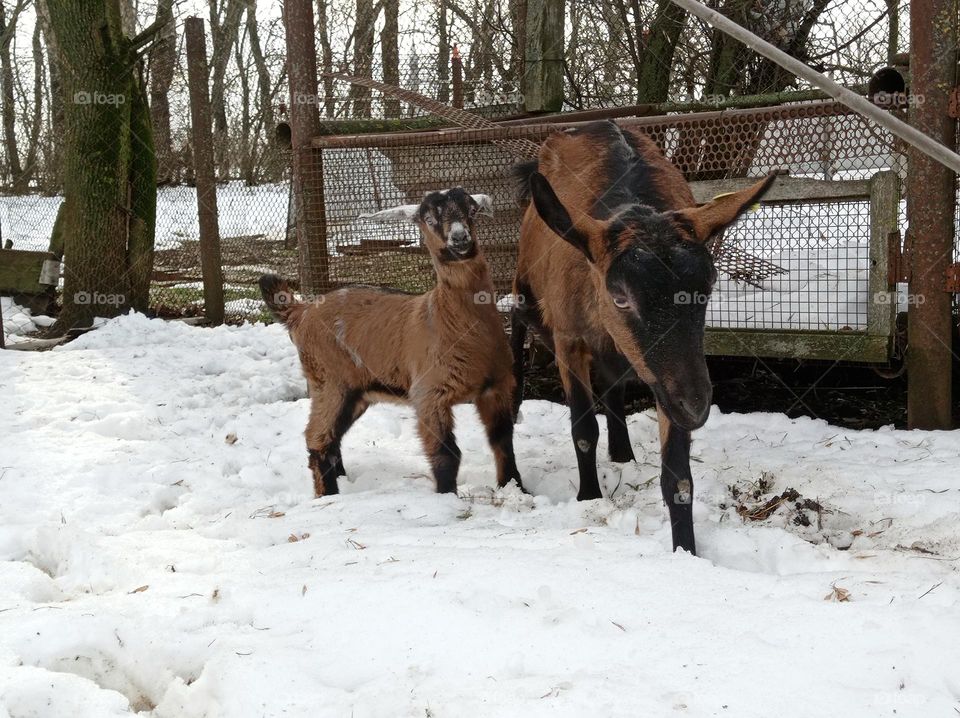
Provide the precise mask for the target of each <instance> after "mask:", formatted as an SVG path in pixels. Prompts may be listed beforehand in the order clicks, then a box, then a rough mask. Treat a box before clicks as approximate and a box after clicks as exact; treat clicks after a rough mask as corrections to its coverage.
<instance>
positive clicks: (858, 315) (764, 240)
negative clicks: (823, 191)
mask: <svg viewBox="0 0 960 718" xmlns="http://www.w3.org/2000/svg"><path fill="white" fill-rule="evenodd" d="M724 240H725V241H727V242H731V243H733V244H735V245H736V246H738V247H740V248H741V249H743V250H745V251H747V252H749V253H751V254H754V255H757V256H760V257H763V258H764V259H767V260H769V261H771V262H773V263H774V264H776V265H777V266H779V267H781V268H782V269H783V270H784V271H783V273H779V274H774V275H772V276H769V277H767V278H765V279H764V280H763V281H762V282H761V283H760V284H759V285H755V284H750V283H747V282H744V281H738V279H737V278H736V277H731V276H730V275H725V274H721V275H720V278H719V280H718V282H717V286H716V288H715V289H714V293H713V296H712V297H711V299H710V303H709V304H708V305H707V325H708V326H712V327H729V328H741V329H776V330H783V329H789V330H808V331H864V330H866V329H867V314H868V312H867V304H868V301H870V295H869V274H868V273H869V269H870V203H869V202H868V201H844V202H824V203H816V204H812V203H806V202H804V203H797V204H778V205H772V206H771V205H765V206H763V207H761V208H759V209H758V210H756V211H755V212H753V213H750V214H748V215H747V216H746V217H744V218H742V219H741V220H740V221H739V222H738V223H737V224H736V225H734V226H733V227H731V228H730V229H728V230H727V232H726V234H725V237H724Z"/></svg>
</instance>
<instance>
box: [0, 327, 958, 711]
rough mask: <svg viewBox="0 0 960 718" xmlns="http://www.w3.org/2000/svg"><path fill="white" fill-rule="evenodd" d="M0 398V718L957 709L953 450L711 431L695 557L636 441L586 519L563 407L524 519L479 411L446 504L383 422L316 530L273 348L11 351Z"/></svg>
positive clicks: (462, 423) (818, 434)
mask: <svg viewBox="0 0 960 718" xmlns="http://www.w3.org/2000/svg"><path fill="white" fill-rule="evenodd" d="M0 392H2V396H3V402H2V403H0V447H2V449H0V451H2V459H0V716H2V717H3V718H7V716H10V717H13V718H23V717H26V716H71V718H84V717H87V716H89V717H91V718H93V717H96V718H108V717H110V716H125V715H130V714H131V713H132V712H134V711H141V715H151V716H158V717H160V716H164V717H166V716H169V717H176V718H191V717H194V716H196V717H200V716H218V717H226V716H237V717H247V716H251V717H252V716H311V717H313V716H351V715H352V716H357V717H358V718H359V717H365V716H384V717H394V716H421V717H422V716H458V717H462V716H672V715H678V716H731V717H737V718H742V717H744V716H764V717H767V716H825V715H842V716H864V717H870V718H874V717H876V716H897V717H898V718H902V717H904V716H908V717H909V716H916V717H917V718H921V717H923V718H927V717H928V716H947V715H954V714H955V712H956V711H958V710H960V673H958V672H957V666H958V665H960V643H958V641H957V636H960V610H958V600H960V579H958V575H957V565H958V559H960V531H958V528H957V527H958V519H960V490H958V489H960V486H958V484H957V475H958V472H957V463H958V458H957V457H958V455H960V433H935V432H931V433H924V432H909V433H908V432H898V431H893V430H882V431H865V432H856V431H846V430H842V429H838V428H836V427H832V426H829V425H827V424H826V423H824V422H821V421H815V420H809V419H798V420H790V419H787V418H785V417H783V416H780V415H772V414H754V415H721V414H720V413H719V412H717V411H714V412H713V415H712V416H711V418H710V421H709V422H708V424H707V425H706V427H705V428H704V429H702V430H700V431H698V432H697V433H696V435H695V442H694V457H695V461H694V463H693V471H694V476H695V479H696V498H695V521H696V528H697V532H698V542H699V548H700V553H701V556H700V557H699V558H693V557H691V556H688V555H674V554H672V553H671V552H670V530H669V526H668V525H667V523H666V511H665V510H664V508H663V506H662V504H661V500H660V490H659V486H658V481H657V480H656V477H657V475H658V462H659V458H658V452H657V438H656V437H657V425H656V422H655V420H654V418H653V416H652V415H651V414H649V413H643V414H638V415H635V416H632V417H630V419H629V422H630V429H631V432H632V436H633V438H634V443H635V446H636V448H637V456H638V459H639V461H638V463H636V464H633V465H627V466H620V465H615V464H611V463H609V462H607V461H603V462H602V465H601V468H602V474H603V478H602V482H603V484H604V487H605V493H606V495H608V496H610V495H612V496H613V498H612V499H605V500H600V501H594V502H588V503H577V502H576V501H575V500H573V499H574V496H575V493H576V489H575V485H576V482H577V472H576V460H575V457H574V453H573V449H572V447H571V445H570V440H569V424H568V412H567V410H566V408H565V407H563V406H561V405H556V404H550V403H546V402H527V403H525V404H524V407H523V415H524V421H523V423H522V424H520V425H518V427H517V431H516V446H517V455H518V463H519V466H520V469H521V472H522V473H523V476H524V480H525V483H526V485H527V486H528V488H529V489H530V490H531V491H532V493H533V494H534V496H533V497H525V496H522V495H519V494H518V493H517V492H515V491H509V490H508V491H505V492H494V491H493V490H492V485H493V481H494V478H493V465H492V457H491V455H490V452H489V451H488V449H487V448H486V444H485V441H484V438H483V432H482V428H481V426H480V424H479V421H478V420H477V418H476V416H475V413H474V411H473V409H472V407H466V406H465V407H459V408H458V410H457V420H458V428H457V436H458V439H459V442H460V445H461V446H462V447H463V450H464V461H463V466H462V469H461V474H460V482H461V488H462V492H461V493H462V496H461V497H454V496H437V495H436V494H434V493H433V486H432V481H431V480H430V479H429V478H428V476H429V474H428V467H427V463H426V460H425V458H424V457H423V456H422V454H421V452H420V450H419V446H418V442H417V439H416V432H415V428H414V422H413V419H412V414H411V412H410V411H409V410H408V409H406V408H403V407H394V406H380V407H375V408H373V409H371V410H370V411H369V412H368V413H367V414H366V415H365V416H364V417H363V418H362V419H361V420H360V421H359V422H358V424H357V426H356V427H355V428H354V430H353V431H351V432H350V433H349V434H348V435H347V438H346V440H345V443H344V448H343V454H344V463H345V465H346V468H347V472H348V474H349V480H346V481H341V488H342V490H343V492H344V493H343V494H341V495H339V496H335V497H327V498H323V499H319V500H316V499H314V498H313V497H312V493H311V491H312V489H311V482H310V478H309V475H308V471H307V468H306V453H305V450H304V446H303V438H302V430H303V427H304V424H305V420H306V415H307V410H308V400H307V399H306V398H304V397H305V387H304V382H303V380H302V378H301V376H300V373H299V367H298V364H297V359H296V355H295V352H294V350H293V347H292V346H291V344H290V342H289V339H288V338H287V336H286V334H285V332H284V330H283V328H282V327H279V326H244V327H219V328H216V329H198V328H194V327H190V326H187V325H185V324H182V323H176V322H173V323H164V322H161V321H159V320H147V319H145V318H144V317H142V316H135V315H131V316H126V317H122V318H120V319H117V320H113V321H111V322H109V323H108V324H107V325H106V326H105V327H103V328H102V329H100V330H98V331H96V332H92V333H89V334H86V335H84V336H82V337H81V338H79V339H78V340H76V341H74V342H72V343H71V344H69V345H66V346H64V347H61V348H58V349H56V350H54V351H51V352H46V353H39V354H37V353H21V352H6V353H0ZM602 424H603V420H602V418H601V427H602ZM602 436H603V434H602ZM601 441H602V443H604V445H603V446H601V450H600V453H602V454H605V451H606V447H605V439H601ZM731 487H732V488H731ZM790 489H792V490H794V491H795V492H796V494H797V496H798V497H799V498H796V497H795V498H789V497H792V496H794V494H792V493H790V492H789V491H788V490H790ZM781 494H787V497H786V498H782V499H781V501H778V502H771V501H770V499H772V498H773V497H774V496H780V495H781ZM746 516H752V517H754V518H758V520H755V521H753V520H750V519H749V518H744V517H746ZM825 599H828V600H825Z"/></svg>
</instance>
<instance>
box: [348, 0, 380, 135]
mask: <svg viewBox="0 0 960 718" xmlns="http://www.w3.org/2000/svg"><path fill="white" fill-rule="evenodd" d="M376 20H377V16H376V15H375V14H374V9H373V0H357V18H356V25H355V26H354V31H353V74H355V75H357V76H358V77H373V40H374V24H375V23H376ZM350 98H351V99H352V100H353V116H354V117H370V89H369V88H367V87H361V86H360V85H354V86H353V87H351V88H350Z"/></svg>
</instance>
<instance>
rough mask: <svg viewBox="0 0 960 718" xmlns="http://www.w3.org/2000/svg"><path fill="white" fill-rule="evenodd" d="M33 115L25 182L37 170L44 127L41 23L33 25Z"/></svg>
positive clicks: (25, 167) (24, 165) (24, 167)
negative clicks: (41, 133)
mask: <svg viewBox="0 0 960 718" xmlns="http://www.w3.org/2000/svg"><path fill="white" fill-rule="evenodd" d="M32 44H33V116H32V117H31V119H30V129H29V131H28V133H27V156H26V158H25V159H24V163H23V170H24V175H25V180H24V184H25V185H27V184H29V183H30V180H31V179H32V178H33V177H34V176H35V174H36V172H37V154H38V152H39V150H40V131H41V130H42V129H43V80H44V72H43V70H44V67H43V43H42V42H41V41H40V25H39V24H35V25H34V26H33V41H32Z"/></svg>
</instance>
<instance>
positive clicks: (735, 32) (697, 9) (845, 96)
mask: <svg viewBox="0 0 960 718" xmlns="http://www.w3.org/2000/svg"><path fill="white" fill-rule="evenodd" d="M671 2H673V3H674V4H675V5H679V6H680V7H682V8H683V9H684V10H686V11H687V12H689V13H690V14H692V15H696V16H697V17H698V18H700V19H701V20H703V21H704V22H706V23H708V24H709V25H712V26H713V27H715V28H717V29H718V30H721V31H723V32H725V33H727V34H728V35H730V37H732V38H734V39H736V40H739V41H740V42H742V43H743V44H744V45H746V46H747V47H749V48H750V49H751V50H753V51H754V52H756V53H758V54H760V55H763V56H764V57H766V58H767V59H768V60H772V61H773V62H775V63H777V64H778V65H780V67H783V68H784V69H786V70H789V71H790V72H792V73H793V74H794V75H796V76H797V77H802V78H803V79H804V80H806V81H807V82H809V83H811V84H812V85H815V86H816V87H819V88H820V89H821V90H823V91H824V92H826V93H827V94H828V95H830V97H832V98H833V99H835V100H836V101H837V102H841V103H843V104H844V105H846V106H847V107H849V108H850V109H852V110H856V111H857V112H859V113H860V114H861V115H864V116H865V117H868V118H869V119H871V120H873V121H874V122H876V123H877V124H878V125H880V126H881V127H884V128H886V129H887V130H890V132H892V133H893V134H894V135H896V136H897V137H899V138H900V139H902V140H903V141H904V142H906V143H907V144H909V145H910V146H912V147H915V148H916V149H918V150H920V151H921V152H923V153H924V154H926V155H928V156H930V157H932V158H933V159H935V160H936V161H937V162H939V163H940V164H942V165H944V166H945V167H949V168H950V169H952V170H953V171H954V172H960V155H958V154H957V153H956V152H954V151H953V150H951V149H949V148H948V147H945V146H944V145H942V144H941V143H939V142H937V141H936V140H933V139H931V138H930V137H929V136H928V135H926V134H924V133H923V132H921V131H920V130H918V129H916V128H914V127H911V126H910V125H908V124H907V123H906V122H903V121H902V120H899V119H897V118H896V117H894V116H893V115H891V114H890V113H888V112H885V111H884V110H881V109H880V108H878V107H876V106H875V105H874V104H873V103H871V102H870V101H869V100H867V99H866V98H864V97H860V95H857V94H856V93H854V92H851V91H850V90H848V89H847V88H845V87H843V86H841V85H838V84H837V83H836V82H834V81H833V80H831V79H830V78H829V77H827V76H826V75H824V74H822V73H819V72H817V71H816V70H814V69H812V68H810V67H808V66H807V65H805V64H804V63H802V62H800V61H799V60H797V59H796V58H793V57H790V55H788V54H787V53H785V52H783V50H780V49H779V48H776V47H774V46H773V45H771V44H770V43H769V42H767V41H766V40H762V39H761V38H759V37H757V36H756V35H755V34H753V33H752V32H750V31H749V30H747V29H746V28H744V27H741V26H740V25H738V24H737V23H735V22H733V20H730V19H729V18H727V17H724V16H723V15H721V14H720V13H718V12H717V11H716V10H711V9H710V8H708V7H706V6H705V5H703V4H702V3H700V2H697V0H671ZM931 4H933V3H926V4H925V5H926V6H927V7H929V6H930V5H931ZM936 4H939V5H946V4H950V3H949V2H939V3H936ZM910 10H911V15H913V16H916V17H918V18H919V17H920V16H918V15H916V10H915V6H914V5H912V4H911V7H910ZM911 33H912V25H911ZM911 67H912V65H911ZM914 91H916V89H914ZM926 99H927V101H929V100H930V99H931V98H930V97H929V96H927V97H926Z"/></svg>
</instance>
